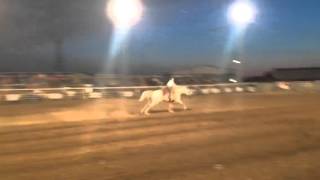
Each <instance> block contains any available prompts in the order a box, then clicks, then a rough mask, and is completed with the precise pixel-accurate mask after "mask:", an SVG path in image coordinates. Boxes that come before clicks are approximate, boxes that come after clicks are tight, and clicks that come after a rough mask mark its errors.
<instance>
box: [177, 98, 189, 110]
mask: <svg viewBox="0 0 320 180" xmlns="http://www.w3.org/2000/svg"><path fill="white" fill-rule="evenodd" d="M176 102H177V103H178V104H181V105H182V107H183V109H184V110H187V109H188V107H187V106H186V104H184V102H182V100H181V99H178V100H177V101H176Z"/></svg>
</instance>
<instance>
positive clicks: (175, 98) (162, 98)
mask: <svg viewBox="0 0 320 180" xmlns="http://www.w3.org/2000/svg"><path fill="white" fill-rule="evenodd" d="M173 92H174V93H173V94H172V95H171V98H169V96H170V95H169V94H168V93H165V88H162V89H158V90H147V91H143V92H142V94H141V96H140V99H139V101H140V102H142V101H144V100H147V101H148V102H147V104H146V105H145V106H144V107H143V108H142V109H141V111H140V112H141V113H142V114H145V115H149V110H150V109H151V108H153V107H154V106H156V105H157V104H159V103H160V102H168V103H169V107H168V111H169V112H171V113H173V109H172V107H173V102H175V103H178V104H181V105H182V106H183V109H184V110H186V109H187V106H186V105H185V104H184V103H183V102H182V100H181V95H183V94H185V95H191V94H192V90H191V89H189V88H188V87H186V86H174V91H173Z"/></svg>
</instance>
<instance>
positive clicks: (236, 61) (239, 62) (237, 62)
mask: <svg viewBox="0 0 320 180" xmlns="http://www.w3.org/2000/svg"><path fill="white" fill-rule="evenodd" d="M232 62H233V63H236V64H241V61H238V60H236V59H234V60H232Z"/></svg>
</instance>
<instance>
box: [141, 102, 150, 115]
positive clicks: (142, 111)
mask: <svg viewBox="0 0 320 180" xmlns="http://www.w3.org/2000/svg"><path fill="white" fill-rule="evenodd" d="M149 104H150V100H148V102H147V104H146V105H144V106H143V108H142V109H141V111H140V113H141V114H143V113H144V112H145V111H146V109H147V107H148V106H149Z"/></svg>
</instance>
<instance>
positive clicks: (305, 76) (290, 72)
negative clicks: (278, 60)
mask: <svg viewBox="0 0 320 180" xmlns="http://www.w3.org/2000/svg"><path fill="white" fill-rule="evenodd" d="M315 80H320V67H311V68H278V69H274V70H272V71H270V72H267V73H266V74H264V75H262V76H254V77H247V78H245V81H246V82H270V81H315Z"/></svg>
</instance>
